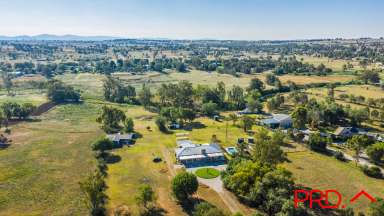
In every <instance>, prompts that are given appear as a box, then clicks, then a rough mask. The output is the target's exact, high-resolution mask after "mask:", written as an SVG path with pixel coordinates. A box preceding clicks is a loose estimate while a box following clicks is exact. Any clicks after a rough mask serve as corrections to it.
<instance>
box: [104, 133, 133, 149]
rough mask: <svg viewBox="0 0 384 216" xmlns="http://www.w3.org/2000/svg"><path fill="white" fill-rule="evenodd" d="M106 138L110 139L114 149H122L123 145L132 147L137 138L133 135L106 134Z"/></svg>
mask: <svg viewBox="0 0 384 216" xmlns="http://www.w3.org/2000/svg"><path fill="white" fill-rule="evenodd" d="M107 138H108V139H110V140H111V141H112V142H113V143H114V144H115V145H116V147H122V146H123V145H132V144H133V143H135V139H136V138H137V136H136V134H135V133H128V134H120V133H117V134H108V135H107Z"/></svg>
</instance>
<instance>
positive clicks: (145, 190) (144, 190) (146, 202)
mask: <svg viewBox="0 0 384 216" xmlns="http://www.w3.org/2000/svg"><path fill="white" fill-rule="evenodd" d="M156 199H157V197H156V193H155V191H154V190H153V189H152V187H151V186H150V185H148V184H143V185H140V187H139V190H138V192H137V193H136V196H135V200H136V203H137V205H139V206H140V207H143V208H144V209H145V210H146V211H148V210H149V209H150V208H151V206H152V205H154V203H155V202H156Z"/></svg>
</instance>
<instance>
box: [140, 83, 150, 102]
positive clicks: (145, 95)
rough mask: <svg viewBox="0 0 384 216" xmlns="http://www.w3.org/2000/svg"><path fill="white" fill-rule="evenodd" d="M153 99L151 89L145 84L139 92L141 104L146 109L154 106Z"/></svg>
mask: <svg viewBox="0 0 384 216" xmlns="http://www.w3.org/2000/svg"><path fill="white" fill-rule="evenodd" d="M152 98H153V95H152V92H151V89H150V88H149V87H148V86H147V85H145V84H143V86H142V88H141V91H140V92H139V100H140V103H141V104H142V105H143V106H144V107H147V106H149V105H151V104H152Z"/></svg>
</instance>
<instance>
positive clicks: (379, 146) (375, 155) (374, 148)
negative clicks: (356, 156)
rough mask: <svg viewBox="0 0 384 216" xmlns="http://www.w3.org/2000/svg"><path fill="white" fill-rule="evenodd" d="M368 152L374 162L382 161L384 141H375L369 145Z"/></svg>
mask: <svg viewBox="0 0 384 216" xmlns="http://www.w3.org/2000/svg"><path fill="white" fill-rule="evenodd" d="M366 152H367V155H368V157H369V159H371V160H372V161H373V162H380V161H381V159H382V158H383V156H384V143H375V144H373V145H371V146H368V147H367V149H366Z"/></svg>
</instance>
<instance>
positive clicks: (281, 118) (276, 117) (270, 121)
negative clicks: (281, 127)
mask: <svg viewBox="0 0 384 216" xmlns="http://www.w3.org/2000/svg"><path fill="white" fill-rule="evenodd" d="M284 120H291V116H289V115H286V114H273V115H272V117H270V118H267V119H264V120H263V123H264V124H279V123H281V122H282V121H284Z"/></svg>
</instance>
